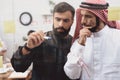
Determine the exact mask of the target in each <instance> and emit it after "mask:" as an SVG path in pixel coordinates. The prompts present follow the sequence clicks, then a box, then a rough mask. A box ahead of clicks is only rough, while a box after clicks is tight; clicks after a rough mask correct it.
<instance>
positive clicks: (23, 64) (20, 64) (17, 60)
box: [11, 46, 33, 72]
mask: <svg viewBox="0 0 120 80" xmlns="http://www.w3.org/2000/svg"><path fill="white" fill-rule="evenodd" d="M32 61H33V55H32V53H29V54H27V55H22V47H21V46H20V47H19V48H18V50H17V51H16V52H15V53H14V54H13V56H12V58H11V64H12V66H13V68H14V70H15V71H17V72H24V71H26V70H27V69H28V67H29V66H30V65H31V63H32Z"/></svg>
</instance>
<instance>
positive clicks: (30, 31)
mask: <svg viewBox="0 0 120 80" xmlns="http://www.w3.org/2000/svg"><path fill="white" fill-rule="evenodd" d="M32 32H35V31H34V30H29V31H28V33H27V35H30V34H31V33H32Z"/></svg>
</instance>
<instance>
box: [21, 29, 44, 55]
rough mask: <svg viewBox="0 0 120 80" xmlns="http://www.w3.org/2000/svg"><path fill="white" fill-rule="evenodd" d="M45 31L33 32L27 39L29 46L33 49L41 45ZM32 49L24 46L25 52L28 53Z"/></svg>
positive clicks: (23, 50) (23, 51)
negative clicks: (28, 49)
mask: <svg viewBox="0 0 120 80" xmlns="http://www.w3.org/2000/svg"><path fill="white" fill-rule="evenodd" d="M44 36H45V34H44V32H43V31H36V32H32V33H31V34H30V35H29V36H28V39H27V45H26V46H27V47H28V48H30V49H33V48H35V47H37V46H39V45H40V44H41V43H42V42H43V41H44V40H45V39H44ZM29 52H30V51H27V50H26V49H25V48H24V47H23V49H22V53H23V54H28V53H29Z"/></svg>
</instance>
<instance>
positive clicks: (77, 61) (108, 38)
mask: <svg viewBox="0 0 120 80" xmlns="http://www.w3.org/2000/svg"><path fill="white" fill-rule="evenodd" d="M64 71H65V73H66V75H67V76H68V77H69V78H71V79H78V78H80V80H120V30H117V29H112V28H109V27H108V26H105V27H104V28H103V29H102V30H100V31H99V32H95V33H93V34H92V35H91V37H88V38H87V40H86V43H85V46H82V45H80V44H79V43H78V40H76V41H75V42H74V43H73V45H72V47H71V50H70V53H69V54H68V56H67V62H66V64H65V66H64Z"/></svg>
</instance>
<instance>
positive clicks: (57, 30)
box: [53, 26, 70, 38]
mask: <svg viewBox="0 0 120 80" xmlns="http://www.w3.org/2000/svg"><path fill="white" fill-rule="evenodd" d="M59 30H62V31H59ZM69 31H70V28H69V29H67V30H66V29H65V28H64V27H58V28H54V26H53V32H54V34H55V35H56V36H58V37H60V38H64V37H65V36H67V35H68V34H69Z"/></svg>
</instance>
